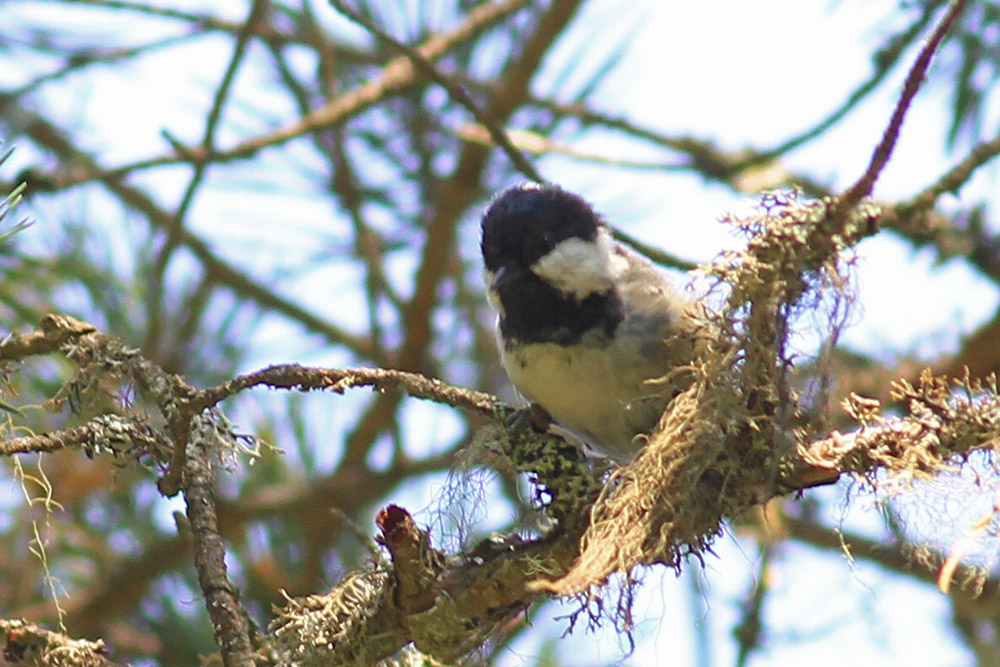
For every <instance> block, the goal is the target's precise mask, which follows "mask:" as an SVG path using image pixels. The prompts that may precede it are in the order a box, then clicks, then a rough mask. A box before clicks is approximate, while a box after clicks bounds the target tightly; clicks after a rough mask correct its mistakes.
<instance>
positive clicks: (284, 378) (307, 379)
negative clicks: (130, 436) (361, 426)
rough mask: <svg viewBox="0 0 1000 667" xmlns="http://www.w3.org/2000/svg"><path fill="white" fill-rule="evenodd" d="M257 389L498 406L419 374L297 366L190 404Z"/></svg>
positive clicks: (481, 409)
mask: <svg viewBox="0 0 1000 667" xmlns="http://www.w3.org/2000/svg"><path fill="white" fill-rule="evenodd" d="M258 386H266V387H272V388H275V389H297V390H299V391H309V390H313V389H317V390H319V389H322V390H329V391H333V392H336V393H338V394H340V393H343V392H344V391H345V390H347V389H350V388H353V387H371V388H373V389H376V390H378V391H384V390H386V389H393V390H402V391H405V392H407V393H408V394H410V395H411V396H414V397H416V398H423V399H427V400H430V401H435V402H437V403H444V404H447V405H452V406H454V407H457V408H462V409H465V410H469V411H471V412H477V413H479V414H482V415H487V416H492V415H493V414H495V411H496V409H497V406H498V401H497V399H496V397H494V396H492V395H490V394H487V393H484V392H481V391H473V390H471V389H464V388H462V387H455V386H453V385H449V384H447V383H445V382H442V381H441V380H437V379H435V378H429V377H426V376H424V375H421V374H419V373H410V372H407V371H397V370H393V369H389V368H308V367H305V366H300V365H298V364H282V365H278V366H269V367H268V368H264V369H262V370H259V371H255V372H253V373H247V374H246V375H240V376H239V377H236V378H233V379H232V380H229V381H228V382H223V383H222V384H220V385H218V386H216V387H212V388H209V389H206V390H204V391H202V392H200V393H199V395H198V396H197V397H196V398H194V399H193V400H192V404H194V405H197V406H198V407H199V408H201V409H204V408H208V407H211V406H214V405H216V404H218V403H219V402H220V401H223V400H225V399H226V398H229V397H230V396H232V395H234V394H237V393H239V392H241V391H243V390H245V389H249V388H251V387H258Z"/></svg>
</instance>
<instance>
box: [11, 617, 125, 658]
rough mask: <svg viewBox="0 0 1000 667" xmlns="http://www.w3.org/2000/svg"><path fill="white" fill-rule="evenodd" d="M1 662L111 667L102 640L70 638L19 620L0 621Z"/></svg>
mask: <svg viewBox="0 0 1000 667" xmlns="http://www.w3.org/2000/svg"><path fill="white" fill-rule="evenodd" d="M0 643H2V644H3V653H2V655H3V659H4V661H5V663H10V664H25V665H74V666H78V667H114V665H115V664H116V663H114V662H112V661H110V660H108V658H107V657H106V655H107V646H105V644H104V641H103V640H100V639H98V640H96V641H88V640H86V639H71V638H70V637H67V636H66V635H63V634H60V633H58V632H52V631H51V630H46V629H44V628H41V627H39V626H37V625H35V624H34V623H30V622H28V621H26V620H23V619H12V620H0Z"/></svg>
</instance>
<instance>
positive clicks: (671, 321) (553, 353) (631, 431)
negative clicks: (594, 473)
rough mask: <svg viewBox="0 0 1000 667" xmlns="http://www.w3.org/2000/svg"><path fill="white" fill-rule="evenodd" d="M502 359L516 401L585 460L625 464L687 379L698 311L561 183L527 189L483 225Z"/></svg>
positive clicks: (497, 207) (509, 196) (504, 195)
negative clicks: (580, 448) (571, 439)
mask: <svg viewBox="0 0 1000 667" xmlns="http://www.w3.org/2000/svg"><path fill="white" fill-rule="evenodd" d="M481 233H482V236H481V244H480V249H481V251H482V256H483V276H484V280H485V283H486V294H487V299H488V301H489V302H490V304H491V305H492V306H493V308H494V309H495V310H496V312H497V326H496V331H497V342H498V348H499V352H500V361H501V363H502V365H503V367H504V370H505V371H506V373H507V376H508V377H509V378H510V380H511V382H512V384H513V385H514V388H515V389H516V390H517V392H518V393H519V394H520V395H521V396H522V397H524V398H525V399H527V400H528V401H530V402H532V403H534V404H537V405H539V406H541V407H542V408H543V409H544V410H545V412H547V413H548V415H550V416H551V417H552V420H554V421H555V423H556V425H558V426H560V427H561V428H562V429H563V430H565V431H567V432H569V433H570V434H571V435H573V436H575V437H576V438H577V439H579V440H580V441H582V443H583V445H584V449H585V451H586V452H587V453H588V454H589V455H591V456H595V457H604V458H608V459H611V460H613V461H616V462H618V463H626V462H628V461H630V460H632V459H633V458H634V457H635V455H636V454H637V453H638V452H639V451H640V450H641V449H642V447H643V445H644V443H645V442H646V440H647V438H646V436H648V434H649V433H650V432H651V431H652V430H653V429H654V428H655V427H656V424H657V422H658V420H659V418H660V416H661V415H662V414H663V412H664V409H665V408H666V406H667V404H668V403H669V402H670V400H671V399H672V398H673V397H675V396H676V395H677V394H679V393H680V392H681V391H683V390H684V389H686V388H687V387H688V386H689V385H690V382H691V377H692V374H691V373H690V372H686V371H690V366H691V363H692V361H693V360H694V359H695V358H696V355H697V354H698V350H699V349H700V348H699V346H700V345H702V344H703V343H702V341H703V339H704V338H705V336H704V327H703V325H701V324H700V323H699V320H698V319H697V317H696V312H697V311H696V310H695V308H696V307H695V304H694V303H693V302H692V301H691V300H689V299H688V298H686V296H685V295H684V294H683V293H682V292H681V291H680V290H678V289H677V287H675V286H674V285H673V284H672V282H671V280H670V279H669V278H668V277H667V276H666V275H665V274H664V273H662V272H661V271H660V270H658V269H657V268H656V267H654V266H653V264H652V263H651V262H650V261H649V260H647V259H646V258H645V257H643V256H642V255H640V254H638V253H637V252H635V251H633V250H631V249H629V248H627V247H625V246H623V245H621V244H619V243H617V242H616V241H615V240H614V238H613V237H612V234H611V230H610V228H609V227H608V225H607V223H606V222H605V220H604V218H603V217H602V216H601V215H600V214H598V213H597V212H596V211H595V210H594V208H593V207H592V206H591V205H590V204H589V203H588V202H587V201H586V200H585V199H584V198H583V197H581V196H579V195H577V194H574V193H572V192H569V191H567V190H564V189H562V188H561V187H559V186H558V185H552V184H538V183H523V184H519V185H514V186H512V187H509V188H507V189H506V190H503V191H502V192H500V193H499V194H498V195H496V196H495V197H494V198H493V199H492V201H491V202H490V203H489V205H488V206H487V208H486V210H485V211H484V213H483V215H482V219H481Z"/></svg>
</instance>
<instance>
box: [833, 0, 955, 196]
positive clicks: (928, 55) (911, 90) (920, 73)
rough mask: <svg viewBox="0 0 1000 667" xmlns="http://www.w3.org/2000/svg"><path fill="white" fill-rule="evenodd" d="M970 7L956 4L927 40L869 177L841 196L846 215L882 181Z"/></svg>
mask: <svg viewBox="0 0 1000 667" xmlns="http://www.w3.org/2000/svg"><path fill="white" fill-rule="evenodd" d="M966 5H968V0H954V1H953V2H952V3H951V6H950V7H949V8H948V11H947V13H946V14H945V15H944V18H942V19H941V23H939V24H938V27H937V28H936V29H935V30H934V33H933V34H932V35H931V37H930V39H928V40H927V43H926V44H924V47H923V48H922V49H921V50H920V54H919V55H918V56H917V59H916V61H914V63H913V66H912V67H911V68H910V72H909V74H907V76H906V83H905V84H904V85H903V93H902V94H901V95H900V96H899V100H897V101H896V108H895V109H893V112H892V117H891V118H890V119H889V125H888V127H886V129H885V132H884V133H883V134H882V140H881V141H880V142H879V143H878V146H876V147H875V151H874V152H873V153H872V158H871V161H870V162H869V163H868V168H867V169H865V173H864V174H862V175H861V178H859V179H858V180H857V182H856V183H855V184H854V185H852V186H851V187H850V188H849V189H848V190H847V192H845V193H844V194H843V195H841V197H840V199H839V201H838V202H837V209H838V210H839V211H841V212H845V211H848V210H850V209H852V208H854V207H855V206H856V205H857V204H858V202H860V201H861V200H862V199H864V198H865V197H867V196H868V195H870V194H871V192H872V188H874V187H875V181H876V180H878V177H879V174H881V173H882V169H883V168H884V167H885V165H886V163H887V162H888V161H889V157H890V156H891V155H892V151H893V148H895V146H896V141H897V140H898V139H899V130H900V128H901V127H902V126H903V120H904V119H905V118H906V113H907V111H908V110H909V108H910V103H911V102H913V98H914V97H916V95H917V92H918V91H919V90H920V86H921V85H922V84H923V82H924V78H925V77H926V76H927V69H928V67H930V64H931V59H932V58H933V57H934V53H935V52H936V51H937V49H938V46H940V44H941V41H942V40H944V38H945V36H946V35H947V34H948V31H949V30H950V29H951V26H952V24H953V23H954V22H955V19H957V18H958V16H959V14H961V13H962V11H963V10H964V9H965V7H966Z"/></svg>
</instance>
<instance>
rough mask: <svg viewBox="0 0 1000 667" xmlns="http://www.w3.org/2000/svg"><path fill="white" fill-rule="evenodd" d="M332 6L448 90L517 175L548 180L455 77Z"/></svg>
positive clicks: (340, 5)
mask: <svg viewBox="0 0 1000 667" xmlns="http://www.w3.org/2000/svg"><path fill="white" fill-rule="evenodd" d="M330 4H331V5H333V6H334V7H336V8H337V10H338V11H340V12H341V13H342V14H344V15H345V16H346V17H347V18H349V19H351V20H352V21H354V22H355V23H357V24H358V25H361V26H362V27H364V28H365V29H366V30H368V31H369V32H371V33H372V34H373V35H375V36H376V37H378V38H379V39H380V40H382V41H384V42H387V43H388V44H391V45H392V46H393V47H394V48H395V49H397V50H399V51H401V52H403V53H404V54H405V55H406V57H407V58H409V59H410V60H411V61H412V62H413V64H414V65H416V66H417V68H418V69H420V70H421V71H422V72H423V73H424V74H426V75H427V76H429V77H430V78H431V79H433V80H434V81H435V82H437V83H438V84H439V85H441V87H442V88H444V89H445V90H447V91H448V94H449V95H450V96H451V98H452V99H453V100H455V101H456V102H458V103H459V104H460V105H462V106H463V107H465V108H466V109H467V110H468V111H469V112H470V113H471V114H472V115H473V116H474V117H475V118H476V120H477V121H479V122H480V123H482V125H483V126H484V127H485V128H486V130H487V131H488V132H489V133H490V137H492V139H493V141H494V143H496V145H497V146H499V147H500V148H501V149H502V150H503V152H504V153H506V154H507V157H509V158H510V161H511V162H512V163H513V164H514V166H515V167H516V168H517V170H518V171H520V172H521V173H522V174H524V175H525V176H526V177H527V178H529V179H530V180H532V181H534V182H536V183H542V182H544V180H545V179H543V178H542V175H541V174H540V173H539V172H538V170H537V169H536V168H535V166H534V165H533V164H531V162H530V161H529V160H528V158H527V157H526V156H525V155H524V153H522V152H521V151H520V150H518V148H517V147H516V146H515V145H514V143H513V142H512V141H511V140H510V137H508V136H507V132H506V131H505V130H504V128H503V126H501V125H500V124H499V123H497V122H496V120H495V119H494V118H493V117H492V116H490V114H488V113H486V112H485V111H483V110H482V109H481V108H480V107H479V105H477V104H476V102H475V100H473V99H472V97H471V96H470V95H469V93H468V91H467V90H466V89H465V88H464V87H463V86H462V84H460V83H458V82H457V81H456V80H455V79H454V78H453V77H450V76H448V75H446V74H445V73H443V72H441V71H440V70H439V69H438V68H437V66H436V65H435V64H434V63H433V62H432V61H431V60H430V59H429V58H426V57H424V55H423V54H422V53H420V51H418V50H417V49H415V48H413V47H412V46H410V45H409V44H405V43H403V42H401V41H399V40H398V39H396V38H395V37H393V36H392V35H390V34H389V33H387V32H386V31H385V30H382V29H381V28H379V27H378V26H377V25H375V23H373V22H372V21H369V20H368V19H367V18H365V17H364V16H362V15H361V14H360V13H358V12H356V11H355V10H353V9H351V8H350V7H348V6H347V4H346V3H345V2H343V1H342V0H330ZM523 4H525V5H526V4H527V3H526V2H525V3H523Z"/></svg>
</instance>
